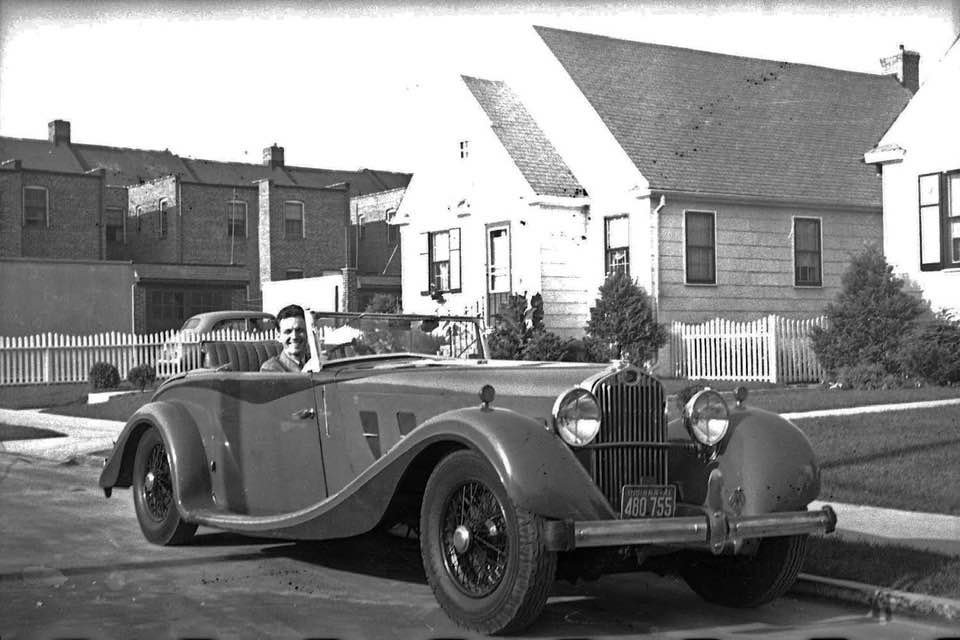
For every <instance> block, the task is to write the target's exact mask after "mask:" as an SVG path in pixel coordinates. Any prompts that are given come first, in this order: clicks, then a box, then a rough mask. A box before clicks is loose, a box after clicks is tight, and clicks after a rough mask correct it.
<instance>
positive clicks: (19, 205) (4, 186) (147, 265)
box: [0, 120, 410, 333]
mask: <svg viewBox="0 0 960 640" xmlns="http://www.w3.org/2000/svg"><path fill="white" fill-rule="evenodd" d="M0 159H2V160H3V161H2V164H0V261H2V262H0V267H3V268H4V270H5V271H7V275H6V276H4V274H2V273H0V283H3V282H5V284H0V293H4V294H5V295H13V294H14V292H16V291H17V286H18V284H17V282H18V281H19V280H22V278H20V279H19V280H18V279H17V278H15V277H13V274H14V272H17V273H19V274H20V275H23V274H29V273H31V272H36V271H37V264H38V261H48V262H49V261H52V262H63V263H64V264H63V267H64V268H63V269H62V271H64V272H65V273H68V274H69V276H68V279H69V278H77V277H80V278H81V280H80V282H78V283H77V286H76V287H74V288H75V289H76V288H77V287H79V288H82V289H84V290H85V291H84V292H77V294H78V295H77V296H75V299H72V300H70V301H69V306H71V307H75V306H77V305H80V306H82V305H83V304H84V301H85V300H89V301H92V303H93V304H101V305H102V304H105V301H109V300H111V296H112V299H113V301H114V303H115V304H117V305H119V306H120V307H123V306H124V305H127V306H129V314H130V316H132V320H131V319H129V318H124V319H123V320H122V321H121V322H119V323H118V322H113V323H112V325H111V322H109V321H106V322H105V323H104V326H105V327H106V328H115V327H116V326H118V325H119V326H120V327H123V326H126V327H127V328H128V329H129V327H130V326H131V325H132V327H133V328H134V329H135V330H136V331H138V332H153V331H159V330H164V329H169V328H174V327H178V326H179V325H180V324H181V323H182V322H183V320H184V319H185V318H187V317H189V316H190V315H193V314H194V313H199V312H203V311H210V310H217V309H229V308H259V303H260V297H261V294H260V290H261V284H262V283H265V282H273V281H278V280H285V279H293V278H311V277H317V276H329V275H331V274H337V275H342V276H343V277H345V278H348V279H356V274H357V271H358V258H357V255H358V254H363V253H365V252H367V248H366V245H365V244H364V243H362V242H357V241H356V240H355V239H354V238H355V237H359V236H360V235H361V234H358V233H356V232H355V230H354V229H352V225H351V218H350V212H351V199H352V198H359V199H360V200H361V201H370V200H372V198H371V196H372V195H373V194H377V193H379V192H382V191H386V192H394V191H397V190H399V191H401V192H402V189H403V188H404V187H405V186H406V184H407V182H408V181H409V178H410V176H409V175H408V174H402V173H392V172H383V171H372V170H361V171H336V170H327V169H315V168H307V167H295V166H288V165H286V164H285V162H284V150H283V148H282V147H279V146H277V145H276V144H274V145H272V146H271V147H268V148H266V149H265V150H264V156H263V163H262V164H259V165H256V164H247V163H234V162H215V161H209V160H197V159H190V158H183V157H180V156H177V155H175V154H173V153H171V152H170V151H150V150H140V149H127V148H118V147H104V146H96V145H88V144H77V143H74V142H72V141H71V139H70V123H69V122H66V121H63V120H56V121H54V122H51V123H50V125H49V136H48V139H47V140H25V139H16V138H8V137H0ZM375 250H377V251H381V252H384V253H387V252H388V250H387V249H386V248H384V247H382V246H380V245H376V249H375ZM104 261H106V262H111V261H112V262H116V263H117V264H118V268H122V265H127V268H128V269H130V270H132V279H133V287H132V293H131V292H129V291H127V292H122V291H117V290H116V287H111V290H107V291H105V290H104V287H101V286H99V285H98V281H96V280H92V281H90V280H84V279H83V278H82V277H81V276H79V275H78V274H81V273H87V272H89V271H90V269H89V263H96V262H104ZM68 263H69V264H68ZM71 264H72V265H73V266H70V265H71ZM78 265H86V266H82V267H80V266H78ZM376 275H377V276H379V275H380V273H379V272H378V273H377V274H376ZM11 281H13V282H11ZM391 284H392V286H393V289H394V290H395V291H397V292H398V291H399V276H395V277H394V278H393V280H392V282H390V283H387V285H388V288H389V285H391ZM34 288H35V289H36V284H34ZM56 289H57V287H56V283H55V282H49V283H47V286H41V287H40V291H38V292H37V293H38V297H39V298H43V297H44V295H45V294H44V292H45V291H47V290H50V291H53V290H56ZM351 291H353V292H356V291H357V286H356V283H355V282H354V283H353V285H352V286H344V287H343V292H344V295H347V294H348V293H349V292H351ZM64 295H66V294H64V293H63V292H59V293H58V296H59V297H61V298H62V297H63V296H64ZM65 302H67V301H66V300H57V299H55V300H48V301H47V305H46V306H45V307H44V306H42V305H41V306H39V307H38V306H37V305H35V304H34V305H31V304H27V303H22V304H21V305H19V306H18V307H16V308H17V309H19V311H18V312H17V311H15V312H10V311H8V312H6V313H4V314H2V315H3V316H4V318H5V320H3V321H0V332H2V331H4V330H6V332H7V333H14V329H22V328H23V325H28V324H33V325H35V324H36V323H37V322H38V321H42V322H46V323H47V326H48V327H49V326H51V322H52V323H53V325H54V326H53V328H51V330H60V331H62V330H68V329H70V328H71V327H70V324H69V322H68V321H64V322H61V323H60V325H57V323H56V321H52V320H38V319H37V318H38V317H45V316H46V315H48V314H47V313H43V311H44V310H47V311H49V310H50V307H51V306H53V305H56V306H59V307H61V308H62V307H63V306H64V305H63V304H62V303H65ZM106 303H107V304H109V302H106ZM358 304H359V301H358V300H344V301H343V306H342V308H348V307H356V306H357V305H358ZM4 306H7V305H4ZM7 308H8V309H11V308H13V307H7ZM31 310H32V311H31ZM14 315H17V316H18V317H17V318H14V317H12V316H14ZM105 315H106V314H105ZM121 315H123V314H121ZM31 318H32V319H31ZM4 322H5V324H4ZM63 325H66V326H63ZM74 328H75V327H74Z"/></svg>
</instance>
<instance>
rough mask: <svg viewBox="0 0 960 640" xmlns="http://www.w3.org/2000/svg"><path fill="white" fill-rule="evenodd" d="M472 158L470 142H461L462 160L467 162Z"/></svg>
mask: <svg viewBox="0 0 960 640" xmlns="http://www.w3.org/2000/svg"><path fill="white" fill-rule="evenodd" d="M469 157H470V141H469V140H461V141H460V159H461V160H466V159H467V158H469Z"/></svg>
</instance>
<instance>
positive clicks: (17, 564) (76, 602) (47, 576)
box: [0, 454, 957, 640]
mask: <svg viewBox="0 0 960 640" xmlns="http://www.w3.org/2000/svg"><path fill="white" fill-rule="evenodd" d="M98 473H99V470H98V469H94V468H92V467H88V466H64V465H57V464H55V463H51V462H43V461H39V460H36V459H31V458H25V457H22V456H17V455H14V454H0V638H3V640H9V639H11V638H20V637H65V636H71V637H78V636H81V637H118V638H129V637H150V638H162V637H170V638H183V637H198V636H199V637H271V638H281V637H289V638H304V637H311V636H313V637H316V636H326V637H337V638H356V637H371V638H403V639H407V638H437V637H464V636H466V635H467V634H465V633H463V632H462V631H461V630H460V629H459V628H457V627H456V626H455V625H453V624H452V623H451V622H450V621H449V620H448V619H447V618H446V616H445V615H444V614H443V612H442V611H441V610H440V608H439V606H438V605H437V603H436V601H435V600H434V598H433V594H432V593H431V591H430V588H429V586H428V585H427V584H426V579H425V578H424V574H423V569H422V568H421V566H420V556H419V550H418V546H417V543H416V542H415V541H413V540H403V539H400V538H396V537H392V536H388V535H383V534H376V535H368V536H364V537H360V538H355V539H351V540H339V541H330V542H324V543H310V544H305V543H282V542H277V541H275V540H264V539H253V538H245V537H240V536H234V535H229V534H225V533H220V532H216V531H212V530H207V529H200V531H199V532H198V533H199V535H198V538H197V541H196V544H195V545H193V546H190V547H180V548H161V547H156V546H153V545H150V544H149V543H147V542H146V541H145V540H144V539H143V537H142V535H141V533H140V530H139V527H138V525H137V521H136V516H135V515H134V512H133V505H132V501H131V498H130V492H129V491H126V490H120V491H117V492H115V493H114V497H113V498H111V499H106V498H105V497H104V496H103V493H102V492H101V491H100V490H99V489H98V488H97V486H96V479H97V476H98ZM956 634H957V630H956V629H949V628H947V627H943V626H935V625H932V624H929V623H927V622H925V621H918V620H910V619H907V618H894V619H892V620H890V621H884V620H880V619H877V618H873V617H871V616H870V614H869V612H868V611H866V610H864V609H862V608H858V607H852V606H848V605H840V604H835V603H830V602H823V601H817V600H805V599H796V598H792V597H786V598H782V599H780V600H779V601H777V602H775V603H772V604H770V605H767V606H766V607H762V608H760V609H755V610H732V609H725V608H722V607H717V606H713V605H708V604H706V603H704V602H702V601H701V600H700V599H699V598H698V597H697V596H696V595H694V594H693V593H692V592H691V591H690V590H689V589H687V588H686V586H685V585H684V584H683V583H682V582H679V581H677V580H674V579H670V578H660V577H656V576H653V575H647V574H635V575H621V576H607V577H604V578H602V579H601V580H599V581H597V582H593V583H586V584H580V585H577V586H571V585H568V584H567V583H561V582H558V583H557V584H556V585H555V587H554V589H553V592H552V595H551V597H550V600H549V601H548V603H547V606H546V608H545V610H544V612H543V615H542V616H541V617H540V619H539V620H538V621H537V623H536V624H535V625H534V626H533V627H531V628H530V629H529V630H528V632H527V634H526V635H527V636H529V637H556V636H568V637H569V636H578V637H600V636H617V637H650V636H656V637H664V636H666V637H677V638H690V637H705V636H706V637H720V638H763V637H773V636H775V637H778V638H797V639H803V640H806V639H807V638H811V637H845V638H870V639H871V640H880V639H883V638H909V637H913V638H937V637H945V636H951V635H956Z"/></svg>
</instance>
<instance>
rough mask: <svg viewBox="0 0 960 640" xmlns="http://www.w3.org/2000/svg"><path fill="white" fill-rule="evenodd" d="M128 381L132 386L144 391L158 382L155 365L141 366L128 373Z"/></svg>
mask: <svg viewBox="0 0 960 640" xmlns="http://www.w3.org/2000/svg"><path fill="white" fill-rule="evenodd" d="M127 380H128V381H129V382H130V384H132V385H134V386H136V387H137V388H139V389H140V391H143V390H144V389H146V388H147V387H148V386H150V385H152V384H153V383H154V382H156V381H157V372H156V370H155V369H154V368H153V365H150V364H141V365H138V366H136V367H133V368H131V369H130V371H128V372H127Z"/></svg>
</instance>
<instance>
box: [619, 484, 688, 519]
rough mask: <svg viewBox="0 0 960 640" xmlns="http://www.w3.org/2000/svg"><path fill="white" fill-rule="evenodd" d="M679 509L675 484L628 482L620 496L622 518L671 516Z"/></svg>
mask: <svg viewBox="0 0 960 640" xmlns="http://www.w3.org/2000/svg"><path fill="white" fill-rule="evenodd" d="M676 509H677V488H676V487H675V486H673V485H659V484H657V485H641V484H628V485H625V486H624V487H623V493H622V495H621V498H620V517H621V518H670V517H672V516H673V514H674V512H675V511H676Z"/></svg>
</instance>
